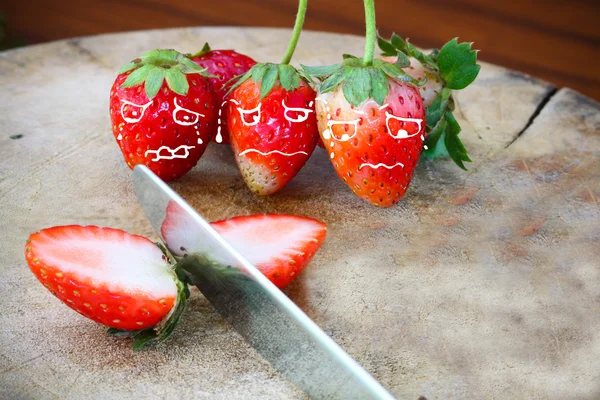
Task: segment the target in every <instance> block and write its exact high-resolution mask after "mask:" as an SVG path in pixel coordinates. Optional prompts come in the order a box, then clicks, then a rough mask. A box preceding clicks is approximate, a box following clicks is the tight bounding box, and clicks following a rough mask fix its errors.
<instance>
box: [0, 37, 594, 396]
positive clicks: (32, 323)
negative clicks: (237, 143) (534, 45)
mask: <svg viewBox="0 0 600 400" xmlns="http://www.w3.org/2000/svg"><path fill="white" fill-rule="evenodd" d="M289 33H290V32H289V31H288V30H276V29H241V28H194V29H175V30H161V31H144V32H135V33H125V34H116V35H105V36H97V37H90V38H82V39H73V40H68V41H61V42H55V43H49V44H45V45H39V46H31V47H26V48H22V49H18V50H13V51H8V52H3V53H0V84H1V86H2V100H1V103H0V105H1V113H0V233H1V234H2V235H1V236H2V240H1V241H0V254H1V263H0V304H1V308H2V312H1V313H0V398H11V399H16V398H43V399H54V398H73V399H75V398H77V399H80V398H99V399H100V398H101V399H106V398H116V399H121V398H133V397H137V398H175V397H176V396H179V397H180V398H195V399H200V398H211V399H213V398H214V399H234V398H239V399H242V398H243V399H296V398H303V394H302V393H301V392H300V391H299V390H298V389H297V388H296V387H295V386H293V385H292V384H291V383H289V382H287V381H286V380H285V379H283V378H281V377H280V376H279V375H278V374H277V373H276V371H274V370H273V369H272V368H271V367H270V366H269V364H268V363H266V362H265V361H264V360H262V359H261V358H260V356H258V354H257V353H256V352H255V351H254V350H252V349H251V348H250V347H249V346H248V345H247V344H245V342H244V341H243V340H242V339H241V337H240V336H239V335H238V334H237V333H236V332H235V331H234V330H233V329H232V328H231V327H229V326H228V325H227V324H226V323H225V322H224V321H223V320H222V319H221V318H220V317H219V315H218V314H216V313H215V311H214V310H213V309H212V307H211V306H210V304H209V303H208V302H207V301H206V300H205V299H204V298H203V297H202V296H201V295H200V294H199V293H198V292H196V293H194V294H193V296H192V300H191V303H190V306H189V309H188V311H187V312H186V315H185V318H184V320H183V323H182V324H181V326H180V327H179V329H178V330H177V331H176V332H175V333H174V335H173V336H172V338H171V339H170V340H169V341H168V342H166V343H165V344H164V345H161V346H158V347H156V348H154V349H150V350H147V351H143V352H140V353H134V352H133V351H132V350H131V343H130V342H129V340H127V339H115V338H109V337H107V336H106V335H105V329H104V328H103V327H101V326H99V325H97V324H95V323H93V322H91V321H88V320H86V319H84V318H83V317H81V316H79V315H78V314H76V313H75V312H74V311H72V310H70V309H68V308H67V307H65V306H63V305H62V304H60V302H59V301H57V300H56V299H54V298H53V296H52V295H51V294H50V293H49V292H48V291H47V290H45V289H44V288H43V287H42V286H41V285H40V284H39V283H38V282H37V281H36V279H35V278H34V276H33V275H32V274H31V273H30V272H29V270H28V268H27V265H26V263H25V259H24V256H23V247H24V243H25V240H26V239H27V237H28V235H29V234H30V233H31V232H34V231H36V230H38V229H40V228H43V227H48V226H52V225H64V224H94V225H101V226H111V227H116V228H121V229H124V230H126V231H129V232H131V233H136V234H141V235H146V236H149V237H152V238H154V239H156V235H155V234H154V232H153V231H152V229H151V227H150V225H149V223H148V221H147V220H146V218H145V216H144V214H143V212H142V210H141V208H140V206H139V205H138V203H137V201H136V198H135V195H134V192H133V188H132V184H131V179H130V176H131V173H130V171H129V169H128V168H127V167H126V165H125V163H124V162H123V159H122V156H121V153H120V152H119V150H118V148H117V145H116V143H115V140H114V138H113V136H112V134H111V130H110V122H109V117H108V92H109V88H110V86H111V84H112V82H113V79H114V77H115V71H116V70H117V68H118V67H119V66H120V65H122V64H124V63H126V62H127V61H129V60H131V59H132V58H134V57H136V56H138V55H141V54H143V53H144V52H145V51H147V50H150V49H153V48H176V49H178V50H180V51H184V52H193V51H195V50H198V49H199V48H201V47H202V45H203V44H204V42H205V41H208V42H210V43H211V45H212V46H213V47H214V48H233V47H235V48H236V49H237V50H239V51H241V52H243V53H247V54H249V55H251V56H252V57H254V58H255V59H258V60H263V61H278V59H279V56H280V55H281V54H282V53H283V52H284V50H285V47H286V41H287V38H288V37H289ZM362 47H363V39H362V38H360V37H355V36H346V35H335V34H324V33H317V32H305V33H304V34H303V36H302V38H301V41H300V44H299V48H298V51H297V53H296V56H295V59H294V61H295V63H303V64H310V65H316V64H329V63H334V62H337V61H338V60H339V59H340V56H341V54H342V53H353V54H357V55H360V54H361V52H362ZM456 100H457V104H458V112H457V113H456V114H457V116H458V119H459V122H460V124H461V125H462V127H463V129H464V131H463V133H462V134H461V137H462V138H463V141H464V143H465V145H466V147H467V148H468V149H469V151H470V154H471V158H472V159H473V163H472V164H471V165H470V169H469V171H468V172H464V171H462V170H460V169H458V168H457V167H455V166H454V165H453V163H452V162H450V161H437V162H435V163H432V162H426V161H422V162H421V163H420V165H419V166H418V168H417V170H416V173H415V176H414V179H413V182H412V185H411V187H410V189H409V191H408V193H407V195H406V196H405V198H404V199H403V200H402V201H401V202H400V204H398V205H397V206H396V207H393V208H389V209H377V208H374V207H372V206H370V205H368V204H366V203H364V202H362V201H361V200H359V199H358V198H356V197H354V195H353V194H352V193H351V192H350V190H349V189H348V188H347V187H346V186H345V185H344V184H343V183H342V182H341V181H340V180H339V179H338V178H337V176H336V175H335V172H334V171H333V168H332V167H331V165H330V163H329V160H328V157H327V153H326V152H325V151H323V150H322V149H317V150H316V151H315V153H314V155H313V156H312V158H311V159H310V160H309V162H308V164H307V165H306V167H305V168H304V169H303V170H302V171H301V172H300V174H299V175H298V176H297V177H296V178H295V179H294V180H293V181H292V182H291V183H290V184H289V185H288V186H287V188H286V189H285V190H283V191H282V192H280V193H279V194H277V195H275V196H272V197H267V198H258V197H255V196H254V195H252V194H251V193H250V192H249V190H247V189H246V187H245V185H244V183H243V181H242V178H241V177H240V175H239V173H238V171H237V168H236V166H235V163H234V160H233V155H232V153H231V151H230V150H229V148H227V147H226V146H218V145H211V146H210V147H209V149H208V150H207V152H206V153H205V155H204V156H203V158H202V159H201V160H200V162H199V163H198V165H197V166H196V167H195V168H194V169H193V170H192V171H191V172H190V173H188V174H187V175H186V176H185V177H183V178H182V179H181V180H179V181H178V182H176V183H173V184H172V187H173V188H174V189H175V190H176V191H177V192H179V193H180V194H181V195H182V196H183V197H184V198H185V199H186V200H187V201H188V202H190V203H191V205H192V206H194V207H195V208H196V209H197V210H198V211H199V212H200V213H201V214H202V215H204V216H206V217H207V218H208V219H210V220H216V219H221V218H226V217H231V216H234V215H238V214H249V213H265V212H273V213H293V214H304V215H308V216H311V217H315V218H318V219H321V220H323V221H325V222H327V223H328V224H329V233H328V238H327V241H326V243H325V244H324V246H323V247H322V249H321V250H320V251H319V253H318V254H317V255H316V257H315V258H314V260H313V262H312V263H311V264H310V265H309V267H308V268H307V269H306V270H305V272H303V273H302V274H301V275H300V276H299V277H298V279H297V280H296V281H295V282H294V283H293V284H292V285H291V287H289V288H288V289H287V290H286V294H288V296H289V297H290V298H291V299H292V300H293V301H295V302H296V303H297V304H298V305H299V306H300V307H301V308H302V309H303V310H305V311H306V313H307V314H308V315H309V316H310V317H311V318H313V319H314V320H315V321H316V322H317V324H319V325H320V326H321V327H322V328H323V329H324V330H325V331H326V332H327V333H328V334H330V335H331V336H332V337H333V339H334V340H335V341H337V342H338V343H339V344H340V345H341V346H342V347H343V348H344V349H346V351H347V352H348V353H350V355H351V356H352V357H354V358H356V360H358V362H359V363H361V364H362V365H363V366H364V367H365V368H366V369H367V370H368V371H369V372H370V373H371V374H373V375H374V376H375V377H376V378H377V379H378V380H379V381H380V382H381V383H382V384H383V385H384V386H385V387H386V388H387V389H389V390H390V392H391V393H393V394H394V395H395V396H397V397H398V398H407V399H415V400H416V399H417V398H419V397H420V396H423V397H424V398H427V399H438V398H439V399H447V398H464V399H474V398H477V399H483V398H499V399H507V398H540V399H541V398H556V399H565V398H577V399H593V398H596V399H597V398H598V397H599V396H600V383H599V382H600V379H599V377H598V369H599V364H598V360H599V359H600V335H599V334H598V331H599V329H600V312H599V311H600V268H599V267H600V210H599V206H598V202H599V201H600V105H599V104H598V103H596V102H594V101H592V100H590V99H588V98H585V97H584V96H582V95H580V94H578V93H576V92H574V91H572V90H569V89H560V90H557V89H556V88H554V87H553V86H552V85H550V84H548V83H545V82H542V81H539V80H537V79H535V78H532V77H529V76H526V75H522V74H520V73H517V72H514V71H509V70H506V69H504V68H501V67H497V66H493V65H489V64H485V63H483V66H482V69H481V74H480V76H479V78H478V79H477V81H476V82H475V84H474V85H473V86H472V87H470V88H468V89H467V90H464V91H462V92H459V93H457V94H456Z"/></svg>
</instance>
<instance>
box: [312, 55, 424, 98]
mask: <svg viewBox="0 0 600 400" xmlns="http://www.w3.org/2000/svg"><path fill="white" fill-rule="evenodd" d="M409 65H410V61H408V59H406V60H403V59H400V58H399V59H398V61H397V62H396V63H389V62H386V61H383V60H379V59H375V60H373V61H372V62H371V65H364V62H363V60H362V59H360V58H357V57H354V56H352V55H348V54H344V61H342V62H341V63H339V64H334V65H328V66H324V67H310V66H306V65H302V70H303V76H305V77H307V78H309V79H310V78H311V77H314V78H317V79H318V80H319V81H320V82H319V83H318V84H317V89H318V90H319V92H320V93H327V92H330V91H332V90H334V89H335V88H337V87H338V86H340V85H341V86H342V91H343V93H344V97H345V98H346V100H348V102H349V103H350V104H352V105H353V106H355V107H358V106H360V104H362V103H363V102H364V101H365V100H367V99H369V98H372V99H373V100H375V101H376V102H377V104H379V105H383V102H384V101H385V98H386V97H387V95H388V93H389V90H390V84H389V80H390V79H391V80H394V81H396V82H408V83H411V84H413V85H417V86H421V85H423V84H424V83H425V82H426V80H423V81H417V80H416V79H414V78H412V77H411V76H410V75H408V74H407V73H406V72H404V71H403V70H402V68H404V67H408V66H409ZM311 80H312V79H311ZM313 83H314V81H313Z"/></svg>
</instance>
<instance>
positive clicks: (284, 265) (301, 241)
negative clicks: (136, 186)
mask: <svg viewBox="0 0 600 400" xmlns="http://www.w3.org/2000/svg"><path fill="white" fill-rule="evenodd" d="M187 221H188V217H187V214H186V213H185V212H184V211H183V210H182V209H181V207H180V206H179V205H178V204H177V203H174V202H171V203H169V205H168V207H167V217H166V218H165V221H164V222H163V224H162V227H161V233H162V235H163V238H165V240H166V241H167V242H168V243H177V244H178V246H179V245H181V246H180V248H179V249H173V254H175V255H178V256H183V255H185V254H188V253H193V252H194V251H202V250H203V248H202V247H201V242H200V241H201V240H202V239H201V235H200V234H195V233H194V232H195V230H194V229H193V227H191V226H189V225H188V223H187ZM211 226H212V227H213V228H214V229H215V230H216V231H217V232H218V233H219V234H220V235H221V236H223V238H224V239H225V240H226V241H227V242H228V243H229V244H231V245H232V246H233V247H234V248H235V249H236V250H237V251H239V252H240V254H242V255H243V256H244V257H245V258H246V259H247V260H248V261H250V263H252V264H253V265H254V266H255V267H256V268H258V270H259V271H260V272H262V273H263V274H264V275H265V276H266V277H267V278H269V280H270V281H271V282H273V283H274V284H275V285H276V286H277V287H279V288H284V287H285V286H287V285H288V284H289V283H290V282H291V281H292V280H293V279H294V278H295V277H296V276H297V275H298V274H299V273H300V272H302V270H303V269H304V267H306V265H307V264H308V263H309V262H310V260H311V259H312V257H313V256H314V254H315V253H316V252H317V250H318V249H319V247H321V244H322V243H323V241H324V240H325V235H326V233H327V225H325V224H324V223H322V222H320V221H317V220H315V219H312V218H307V217H301V216H294V215H280V214H261V215H248V216H239V217H234V218H231V219H227V220H223V221H217V222H213V223H211Z"/></svg>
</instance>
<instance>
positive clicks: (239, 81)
mask: <svg viewBox="0 0 600 400" xmlns="http://www.w3.org/2000/svg"><path fill="white" fill-rule="evenodd" d="M251 76H252V69H249V70H248V71H246V72H245V73H243V74H240V75H238V76H234V77H233V78H231V79H230V80H228V81H227V82H225V86H229V85H231V84H232V83H233V85H231V86H229V89H228V90H227V93H225V96H223V97H227V96H229V93H231V92H233V91H234V90H235V89H237V88H238V87H239V86H240V85H241V84H242V83H244V82H246V81H247V80H248V79H250V77H251Z"/></svg>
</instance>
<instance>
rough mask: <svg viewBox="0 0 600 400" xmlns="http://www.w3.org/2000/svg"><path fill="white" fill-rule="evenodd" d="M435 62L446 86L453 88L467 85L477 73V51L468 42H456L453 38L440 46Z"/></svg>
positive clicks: (462, 87)
mask: <svg viewBox="0 0 600 400" xmlns="http://www.w3.org/2000/svg"><path fill="white" fill-rule="evenodd" d="M437 63H438V66H439V69H440V73H441V75H442V78H444V80H445V81H446V87H448V88H450V89H454V90H460V89H464V88H465V87H467V86H469V85H470V84H471V83H472V82H473V81H474V80H475V78H476V77H477V75H478V74H479V70H480V69H481V67H480V66H479V65H478V64H477V51H475V50H471V44H470V43H458V39H456V38H454V39H452V40H451V41H449V42H448V43H446V44H445V45H444V47H442V49H441V50H440V52H439V54H438V56H437Z"/></svg>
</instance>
